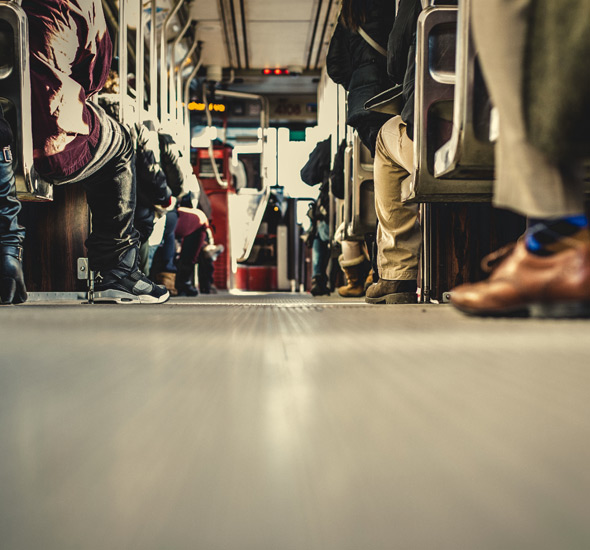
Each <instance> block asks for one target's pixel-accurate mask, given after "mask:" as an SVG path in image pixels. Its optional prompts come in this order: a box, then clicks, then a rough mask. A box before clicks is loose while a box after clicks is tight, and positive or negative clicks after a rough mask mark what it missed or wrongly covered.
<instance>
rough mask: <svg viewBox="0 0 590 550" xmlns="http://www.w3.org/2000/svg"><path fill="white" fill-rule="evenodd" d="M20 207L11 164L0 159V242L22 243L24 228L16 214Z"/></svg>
mask: <svg viewBox="0 0 590 550" xmlns="http://www.w3.org/2000/svg"><path fill="white" fill-rule="evenodd" d="M20 209H21V204H20V201H19V200H18V199H17V198H16V191H15V181H14V172H13V169H12V164H11V163H10V162H2V161H0V244H3V245H10V246H19V245H22V243H23V240H24V238H25V230H24V228H23V227H21V226H20V225H19V224H18V219H17V216H18V213H19V212H20Z"/></svg>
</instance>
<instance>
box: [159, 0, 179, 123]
mask: <svg viewBox="0 0 590 550" xmlns="http://www.w3.org/2000/svg"><path fill="white" fill-rule="evenodd" d="M183 2H184V0H178V2H177V3H176V5H175V6H174V7H173V8H172V9H171V10H170V13H169V14H168V15H167V16H166V20H165V21H164V25H163V26H162V35H161V39H160V122H161V123H162V124H163V125H165V126H166V125H167V124H168V123H169V121H170V116H169V115H170V113H169V111H168V94H169V90H168V60H167V57H168V26H169V25H170V21H172V18H173V17H174V16H175V15H176V14H177V13H178V10H179V9H180V6H182V4H183Z"/></svg>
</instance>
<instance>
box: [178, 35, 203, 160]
mask: <svg viewBox="0 0 590 550" xmlns="http://www.w3.org/2000/svg"><path fill="white" fill-rule="evenodd" d="M201 45H202V44H201V43H200V42H197V48H198V49H199V53H198V60H197V63H196V65H195V66H194V68H193V70H192V71H191V74H190V75H189V77H188V78H187V79H186V81H185V83H184V116H185V118H186V120H187V131H186V133H185V135H187V136H188V139H186V140H183V146H184V147H185V150H186V151H187V152H188V153H189V154H190V143H191V136H190V128H191V124H190V113H189V110H188V104H189V100H190V88H191V82H192V81H193V78H195V76H197V73H198V72H199V69H200V68H201V65H202V64H203V61H202V60H201V53H200V51H201ZM187 141H188V146H187V143H186V142H187Z"/></svg>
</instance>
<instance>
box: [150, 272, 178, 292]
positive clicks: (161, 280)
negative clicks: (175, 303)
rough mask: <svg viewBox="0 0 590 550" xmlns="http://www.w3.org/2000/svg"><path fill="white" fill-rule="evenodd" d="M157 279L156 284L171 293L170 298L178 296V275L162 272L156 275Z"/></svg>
mask: <svg viewBox="0 0 590 550" xmlns="http://www.w3.org/2000/svg"><path fill="white" fill-rule="evenodd" d="M155 279H156V283H158V284H159V285H164V286H165V287H166V289H167V290H168V292H170V296H178V290H176V273H171V272H168V271H162V272H161V273H158V274H156V277H155Z"/></svg>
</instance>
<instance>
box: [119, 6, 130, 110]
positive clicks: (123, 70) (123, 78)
mask: <svg viewBox="0 0 590 550" xmlns="http://www.w3.org/2000/svg"><path fill="white" fill-rule="evenodd" d="M126 1H127V0H121V1H120V2H119V88H120V90H119V93H120V95H121V97H120V99H119V112H120V117H121V121H124V120H125V111H126V103H127V72H128V70H127V69H128V67H127V60H128V52H127V18H126V17H125V3H126Z"/></svg>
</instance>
